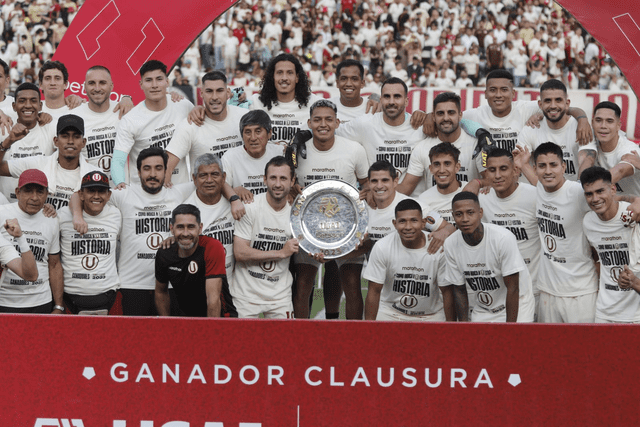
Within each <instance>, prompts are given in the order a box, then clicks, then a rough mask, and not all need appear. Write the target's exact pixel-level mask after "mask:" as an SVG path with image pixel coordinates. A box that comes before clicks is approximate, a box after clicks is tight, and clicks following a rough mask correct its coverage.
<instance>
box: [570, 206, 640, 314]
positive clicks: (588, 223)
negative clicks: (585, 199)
mask: <svg viewBox="0 0 640 427" xmlns="http://www.w3.org/2000/svg"><path fill="white" fill-rule="evenodd" d="M628 207H629V203H626V202H619V203H618V212H616V214H615V215H614V217H613V218H612V219H610V220H609V221H602V220H601V219H600V218H598V215H596V213H595V212H588V213H587V214H586V215H585V216H584V219H583V222H582V224H583V227H584V233H585V234H586V236H587V240H588V241H589V244H590V245H591V246H592V247H593V248H594V249H595V250H596V252H598V257H599V258H600V289H599V292H598V299H597V301H596V317H598V318H601V319H604V320H612V321H615V322H639V321H640V295H639V294H638V293H637V292H636V291H634V290H633V289H621V288H620V287H618V277H619V276H620V272H621V271H622V269H623V267H624V266H625V265H629V244H630V243H631V233H632V232H633V231H632V228H631V227H625V226H624V223H623V222H622V221H621V220H620V215H621V214H622V213H623V212H626V210H627V208H628Z"/></svg>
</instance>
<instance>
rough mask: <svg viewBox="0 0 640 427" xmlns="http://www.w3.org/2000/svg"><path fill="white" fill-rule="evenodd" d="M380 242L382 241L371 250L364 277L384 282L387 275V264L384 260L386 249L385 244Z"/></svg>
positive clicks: (372, 280)
mask: <svg viewBox="0 0 640 427" xmlns="http://www.w3.org/2000/svg"><path fill="white" fill-rule="evenodd" d="M380 243H382V242H378V244H377V245H374V247H373V249H372V250H371V255H369V261H368V262H367V267H366V268H365V270H364V274H363V275H362V277H363V278H365V279H366V280H368V281H370V282H375V283H380V284H384V282H385V280H386V277H387V265H386V263H385V260H384V256H385V254H384V250H385V249H384V247H383V246H385V245H384V244H382V245H381V244H380ZM387 256H388V254H387Z"/></svg>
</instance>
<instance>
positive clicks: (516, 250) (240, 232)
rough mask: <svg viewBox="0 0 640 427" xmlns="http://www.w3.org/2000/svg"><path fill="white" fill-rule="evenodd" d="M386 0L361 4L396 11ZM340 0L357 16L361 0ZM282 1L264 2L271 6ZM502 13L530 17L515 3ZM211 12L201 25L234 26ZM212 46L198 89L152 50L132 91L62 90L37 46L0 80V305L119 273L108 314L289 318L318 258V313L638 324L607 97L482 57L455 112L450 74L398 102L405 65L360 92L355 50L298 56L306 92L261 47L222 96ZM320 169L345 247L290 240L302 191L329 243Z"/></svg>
mask: <svg viewBox="0 0 640 427" xmlns="http://www.w3.org/2000/svg"><path fill="white" fill-rule="evenodd" d="M423 4H424V3H423ZM275 5H276V2H275V1H274V2H273V3H272V4H271V3H270V4H269V5H266V7H273V8H275ZM395 5H396V3H394V4H391V5H390V6H389V8H388V9H387V11H386V12H385V11H384V9H383V11H381V12H380V15H381V16H382V15H383V14H385V13H388V14H389V15H392V13H393V12H400V13H399V15H398V16H401V15H402V13H407V14H408V15H409V12H410V11H411V9H409V10H404V9H402V11H400V10H396V9H397V7H394V6H395ZM492 5H493V8H494V9H497V8H499V7H498V6H499V5H498V4H497V3H491V4H489V5H487V9H488V10H491V6H492ZM320 6H321V7H320V11H321V12H319V13H320V15H322V14H325V13H326V14H327V16H329V17H330V16H333V11H331V13H329V11H330V8H329V6H330V5H329V4H328V3H325V5H324V6H322V5H320ZM348 6H349V4H342V5H341V7H342V8H343V11H344V10H346V9H348ZM350 6H351V7H352V8H355V10H354V13H355V12H357V10H359V9H361V11H362V14H363V17H364V16H365V15H367V14H369V13H370V10H371V9H370V8H369V6H371V5H369V6H367V7H364V6H362V7H360V6H361V5H359V4H357V3H356V4H352V5H350ZM438 6H442V7H445V6H446V7H449V6H453V7H455V6H456V5H455V4H453V3H451V4H450V5H449V6H447V5H440V4H438ZM398 7H400V6H398ZM407 7H408V6H407ZM243 8H244V9H243ZM289 8H290V6H287V5H285V7H284V9H283V10H282V11H281V13H280V14H278V15H277V17H276V16H275V15H272V18H271V19H272V23H273V25H274V26H275V27H279V24H278V23H277V22H276V21H278V20H279V19H280V20H282V21H286V19H287V16H288V14H289V13H291V14H292V13H293V12H290V10H289ZM325 8H326V10H325ZM245 9H246V10H245ZM416 9H419V7H416ZM467 9H469V11H472V10H473V8H472V7H471V5H465V6H464V8H463V9H462V10H461V11H460V13H461V15H460V17H459V19H460V20H461V22H462V21H465V20H464V19H462V18H464V17H465V16H466V15H465V14H466V12H467ZM476 9H478V10H477V12H478V13H480V12H481V11H482V10H484V9H482V8H476ZM242 10H245V12H244V13H251V12H250V10H251V9H250V8H245V7H244V6H240V8H239V9H235V10H233V11H231V12H230V13H231V16H236V17H237V16H238V14H239V13H240V11H242ZM257 10H258V11H260V7H258V9H257ZM310 10H313V11H315V12H318V9H310ZM523 10H524V11H523V18H524V16H525V15H526V16H527V17H528V18H526V19H531V20H532V22H537V21H540V20H541V19H542V18H540V16H542V15H541V14H538V15H536V14H535V13H534V5H527V7H525V8H524V9H523ZM273 11H276V10H275V9H274V10H272V11H268V10H265V13H269V12H273ZM315 12H314V13H315ZM417 12H419V10H417ZM499 13H501V11H497V12H496V14H499ZM505 13H506V12H505ZM551 14H553V12H551ZM416 15H418V14H417V13H416ZM442 15H443V19H444V17H445V16H447V13H446V11H445V10H443V14H442ZM253 16H255V14H254V15H253ZM385 16H386V15H385ZM430 16H431V19H432V20H434V22H435V20H437V19H438V18H439V12H437V11H436V12H432V13H430ZM449 16H451V12H450V13H449ZM281 17H282V19H281ZM68 18H69V16H66V19H68ZM316 18H318V16H317V17H316ZM407 18H409V17H407ZM467 18H468V19H469V21H468V22H475V20H476V18H477V17H476V16H475V15H473V16H472V15H469V16H467ZM534 18H535V19H534ZM56 19H58V18H56ZM60 19H63V18H60ZM229 19H231V18H229ZM237 19H239V20H240V21H242V19H240V18H237ZM225 22H226V21H224V20H223V19H221V20H220V21H219V22H218V23H217V24H216V25H218V26H221V27H223V30H224V31H226V32H227V33H228V36H229V37H230V38H235V40H236V41H238V38H237V37H236V35H234V33H233V29H229V28H227V27H225ZM366 22H367V24H366V25H367V26H369V25H371V26H373V25H374V22H373V21H372V20H366ZM369 22H371V23H369ZM385 22H387V21H383V22H382V26H383V27H384V26H388V25H390V24H389V23H388V22H387V23H385ZM399 22H400V18H399V17H398V19H397V22H394V24H397V23H399ZM406 22H408V20H407V21H405V23H406ZM477 22H478V23H481V22H483V20H482V17H480V18H478V19H477ZM63 23H64V22H63ZM342 24H344V22H342V23H341V25H342ZM552 24H553V23H552V22H545V25H552ZM327 25H328V26H329V27H328V30H330V29H331V22H330V21H329V22H328V23H327ZM407 25H408V24H407ZM497 25H498V26H499V25H500V24H499V23H498V24H497ZM523 27H524V25H523ZM225 28H226V29H225ZM265 28H267V27H266V25H265ZM343 28H344V27H343ZM355 28H363V31H364V29H365V27H362V26H357V25H355V22H354V26H353V27H352V29H353V30H355ZM461 28H462V27H461ZM470 30H471V31H470V32H469V30H464V34H463V36H464V35H466V36H467V37H468V38H471V37H473V29H470ZM263 31H266V30H263ZM274 31H276V30H274ZM372 31H373V30H372ZM401 32H402V33H406V34H407V37H410V36H411V35H412V34H413V33H412V30H411V28H410V27H409V28H406V26H405V28H404V29H403V30H402V31H401ZM460 33H462V30H461V31H460ZM579 33H580V30H579V28H576V34H578V36H580V34H579ZM388 35H389V39H388V40H385V43H391V44H396V45H397V43H398V42H396V41H394V40H392V37H394V36H392V32H391V30H389V32H388ZM463 36H461V37H460V40H459V42H458V41H455V42H454V44H453V46H452V50H455V47H456V43H462V44H465V43H467V42H468V41H469V40H467V39H464V40H463V38H462V37H463ZM490 37H493V36H490ZM536 37H537V36H536V34H535V31H534V34H533V38H532V39H531V41H530V43H529V46H527V47H528V48H531V49H532V50H533V49H534V48H532V47H531V43H534V41H533V40H538V39H537V38H536ZM445 38H446V37H445ZM273 40H274V41H278V40H277V37H276V38H275V39H273ZM287 40H289V38H285V44H286V41H287ZM485 40H489V39H487V38H486V37H485ZM281 41H282V39H280V40H279V41H278V42H281ZM317 41H318V39H316V40H315V41H314V42H313V43H316V42H317ZM489 41H492V40H489ZM348 42H349V43H351V41H348ZM243 43H245V44H246V45H247V48H248V49H249V48H250V47H249V43H248V42H247V41H246V40H243ZM291 43H295V42H291ZM412 43H413V42H412ZM518 43H520V42H518ZM492 44H493V43H486V44H485V45H486V46H487V48H488V47H490V46H491V45H492ZM385 46H386V45H385ZM404 46H405V47H407V49H405V53H404V55H405V56H406V57H407V58H411V57H412V55H411V53H410V50H408V49H410V48H413V46H409V45H407V44H406V43H405V45H404ZM212 47H213V50H212V52H213V54H212V56H211V57H209V59H208V60H203V61H204V62H206V61H211V64H209V65H207V69H208V70H209V71H207V72H206V73H205V74H204V75H203V76H202V77H201V78H200V77H198V81H194V82H193V83H194V84H195V83H198V84H199V85H200V86H201V89H202V97H203V105H201V106H194V105H193V104H192V103H191V102H190V101H189V100H188V99H185V98H184V97H181V96H176V95H175V94H169V91H168V89H169V88H170V82H169V75H168V73H169V70H168V68H167V65H166V64H163V63H162V62H160V61H158V60H154V59H152V60H149V61H147V62H146V63H145V64H143V65H142V67H141V69H140V71H139V75H140V89H141V91H142V92H143V93H144V100H143V101H142V102H140V103H138V105H135V106H134V105H133V103H132V101H131V97H130V96H126V95H125V96H123V97H122V99H121V100H120V102H119V103H116V102H115V101H112V100H111V99H110V95H111V93H112V91H113V87H114V82H113V81H112V77H111V73H110V71H109V69H108V68H106V67H105V66H104V65H101V64H95V65H93V66H91V67H90V68H89V69H87V70H86V74H85V82H84V88H85V92H86V94H87V99H86V100H82V99H80V98H79V97H78V96H76V95H71V96H68V97H66V98H65V96H64V91H65V87H66V85H67V84H68V79H69V74H68V72H67V69H66V67H65V65H64V64H62V63H60V62H58V61H51V60H49V61H46V62H43V63H42V64H41V66H40V69H39V70H38V74H37V83H38V84H37V85H36V84H34V83H32V82H29V81H25V82H22V83H20V84H19V85H18V86H17V87H16V88H15V90H13V91H12V95H4V97H3V99H2V100H1V101H0V111H1V113H0V131H1V132H2V134H3V136H2V138H1V139H2V140H1V141H0V194H1V195H2V197H0V224H4V227H0V263H1V264H2V265H3V266H6V268H5V269H4V270H3V272H2V276H0V312H9V313H56V314H59V313H62V312H65V311H69V312H71V313H74V314H77V313H82V314H95V315H98V314H107V313H108V311H109V310H110V309H111V308H112V306H113V304H114V301H115V299H116V293H117V292H119V293H120V294H121V295H122V311H123V313H124V314H125V315H143V316H145V315H146V316H148V315H174V316H179V315H182V316H200V317H203V316H208V317H243V318H258V317H259V316H263V317H266V318H283V319H284V318H308V317H309V314H310V305H311V300H310V299H311V295H312V290H313V287H314V283H315V277H316V275H317V273H318V271H319V269H320V268H321V267H324V269H325V273H326V274H325V276H324V286H323V293H324V299H325V307H326V313H325V317H326V318H327V319H336V318H338V317H339V315H340V310H341V309H340V301H341V298H342V295H343V294H344V299H345V308H344V314H345V317H346V318H347V319H353V320H359V319H363V318H364V319H366V320H387V321H398V320H409V321H445V320H446V321H456V320H457V321H474V322H505V321H506V322H533V321H538V322H543V323H592V322H610V323H638V322H640V277H639V276H640V226H638V225H637V224H638V221H639V220H640V179H639V177H638V174H637V170H638V169H640V149H638V147H637V145H636V144H635V143H634V142H632V141H630V140H628V139H627V137H626V135H625V133H624V132H623V131H622V122H621V117H622V115H623V114H622V113H623V112H622V110H621V108H620V106H618V105H616V104H615V103H613V102H609V101H604V102H600V103H598V105H596V106H595V108H594V109H593V113H592V116H591V117H587V115H586V113H585V111H584V110H583V109H582V108H581V106H580V105H575V104H576V103H572V102H571V100H570V99H569V92H568V88H570V83H571V81H569V80H567V82H566V83H565V82H563V81H562V79H560V78H551V79H548V80H546V81H544V82H542V84H541V85H540V88H539V90H540V93H539V98H538V100H537V101H513V98H514V90H515V87H517V85H520V84H527V83H526V81H527V79H530V78H531V75H530V73H529V74H527V75H519V74H518V71H517V69H516V68H513V69H512V71H513V72H511V71H509V68H510V67H508V63H507V62H503V63H500V64H498V65H496V66H495V67H492V69H490V70H489V69H488V70H486V71H488V72H487V73H486V75H485V76H482V77H480V75H479V74H478V76H477V77H478V78H481V79H483V83H482V84H483V85H484V87H485V94H484V95H485V99H486V101H487V103H486V105H482V106H480V107H477V108H472V109H467V110H463V108H462V105H461V100H460V97H459V96H458V95H457V94H455V93H454V92H453V91H448V92H443V93H440V94H438V95H437V96H436V97H435V98H434V99H433V103H432V105H430V106H429V108H428V110H429V111H428V112H425V111H414V112H413V113H412V114H409V113H407V111H406V109H407V105H408V87H409V85H408V84H407V81H406V79H405V78H404V76H403V75H396V74H392V73H390V74H389V75H388V76H387V75H380V76H379V80H380V82H381V84H380V96H379V97H373V96H371V97H369V98H368V99H365V98H363V97H362V96H361V92H362V91H363V90H364V89H365V88H366V87H367V81H366V79H367V77H366V76H367V74H366V73H367V71H368V70H370V69H372V67H371V62H369V64H368V67H367V66H365V60H364V59H363V58H362V57H360V58H357V59H356V57H353V55H347V56H346V57H343V56H342V55H340V56H338V57H335V58H334V57H333V56H331V55H328V56H327V57H326V62H325V57H324V54H320V55H319V56H318V57H317V59H318V61H322V63H323V66H324V67H325V68H327V67H331V65H330V64H331V63H332V62H336V66H335V85H336V88H337V89H338V92H339V95H338V96H336V97H334V98H331V99H323V98H321V97H319V96H317V95H315V94H313V93H312V92H311V87H312V84H313V83H314V82H313V78H312V74H311V73H307V72H306V70H305V64H309V61H306V60H305V58H306V56H305V55H304V54H303V55H296V54H294V53H286V52H284V53H283V52H280V50H281V48H282V47H283V46H282V45H281V48H278V49H277V50H276V51H275V52H272V54H276V55H275V56H273V57H271V58H269V59H268V60H267V61H266V62H265V63H264V64H257V67H260V69H261V70H263V71H262V73H261V75H262V78H261V80H260V82H259V90H258V91H257V92H256V93H254V94H253V95H251V96H250V97H248V99H237V97H236V96H235V95H232V91H231V89H230V86H231V85H233V84H234V83H237V82H234V81H233V80H235V79H236V76H237V74H236V73H235V72H233V73H232V71H233V68H234V67H235V64H233V61H231V59H233V58H229V57H226V53H228V51H226V50H225V48H224V47H222V49H221V50H220V52H221V54H222V61H223V68H224V69H221V70H212V71H211V67H216V65H215V64H216V63H217V60H216V55H215V54H216V49H215V47H216V46H215V43H214V45H213V46H212ZM296 47H297V45H293V44H292V46H291V49H292V50H294V51H295V50H296V49H295V48H296ZM343 47H344V46H343ZM194 48H195V45H194V46H192V47H191V49H194ZM338 49H340V46H338ZM476 49H478V51H479V50H480V49H481V48H480V46H478V47H476V46H475V45H474V41H473V39H471V42H470V43H469V50H470V51H471V52H475V50H476ZM385 50H387V51H388V50H389V48H387V47H385ZM401 50H402V49H401ZM433 50H434V49H432V51H433ZM458 50H459V51H460V52H462V51H463V49H462V48H460V49H458ZM436 51H437V50H436ZM485 51H486V49H485ZM207 52H208V51H206V49H205V53H207ZM278 52H280V53H278ZM345 52H346V51H345ZM420 52H421V53H419V55H420V56H419V58H430V56H429V53H431V51H429V50H427V51H425V50H422V51H420ZM426 52H429V53H426ZM298 53H300V52H298ZM352 53H353V50H352ZM395 53H399V51H396V52H395ZM452 55H453V54H452ZM466 55H468V54H465V56H466ZM576 55H577V58H573V59H571V56H570V54H568V55H567V56H566V57H565V58H564V61H563V62H562V64H563V66H565V65H567V64H568V65H571V64H572V63H574V62H576V63H577V62H578V61H579V60H580V58H579V57H580V51H578V52H576ZM398 56H399V57H400V58H399V59H398V60H399V61H401V60H402V56H403V55H402V54H400V55H398ZM437 56H438V55H435V56H434V57H433V58H432V59H433V61H435V60H436V59H437ZM204 57H205V56H204V55H203V58H204ZM394 57H395V56H394ZM234 58H235V56H234ZM241 58H242V57H241V56H238V59H239V60H240V59H241ZM568 58H569V59H568ZM570 59H571V60H570ZM187 61H188V59H185V60H184V62H185V64H186V63H187ZM424 61H426V62H428V60H424ZM240 62H242V63H243V64H245V66H247V67H250V66H251V62H250V61H247V62H245V61H240ZM414 62H420V60H419V59H415V58H414ZM453 62H455V61H452V63H453ZM423 63H424V62H423ZM467 63H468V61H467V60H465V61H464V64H467ZM247 64H248V65H247ZM443 64H444V62H443ZM218 65H219V64H218ZM394 65H395V68H396V71H400V69H401V68H402V67H404V64H403V65H402V66H401V67H398V65H399V63H395V64H394ZM413 65H414V67H420V64H419V63H414V64H413ZM555 65H556V67H559V62H556V63H555ZM574 65H575V64H574ZM227 66H229V67H228V69H227ZM380 66H382V67H384V65H383V64H381V65H380ZM409 66H411V65H408V67H409ZM253 67H256V65H255V64H254V65H253ZM378 67H379V66H378ZM198 68H200V64H199V66H198ZM0 70H1V71H2V73H3V76H0V93H2V94H4V93H5V92H6V91H7V89H8V88H9V86H10V84H11V71H10V66H9V65H8V64H7V63H6V62H4V61H3V60H0ZM450 71H451V72H452V73H456V71H454V70H453V69H451V70H450ZM459 72H460V75H461V76H462V75H464V72H465V70H464V69H460V70H459ZM228 73H229V74H231V75H232V77H231V76H229V75H227V74H228ZM444 73H445V74H446V73H447V71H446V70H445V71H444ZM376 74H377V72H376ZM445 74H443V75H445ZM198 75H199V74H198ZM521 77H522V78H521ZM556 77H561V76H560V75H557V76H556ZM468 78H471V77H468ZM412 80H416V79H412ZM428 80H429V79H428V78H427V81H428ZM409 83H411V82H409ZM328 179H330V180H335V181H336V183H334V185H336V186H337V187H341V186H344V188H349V187H348V186H346V185H345V183H346V184H349V185H350V186H351V187H353V188H357V189H359V190H360V193H359V197H360V198H361V199H363V200H366V208H365V207H364V205H363V206H362V209H366V211H367V216H368V233H366V234H362V233H361V234H355V235H354V236H355V238H356V239H355V240H356V241H354V242H353V243H354V245H355V249H354V250H346V249H345V248H346V246H345V245H344V244H341V245H337V246H335V247H329V248H326V247H325V248H323V247H319V248H314V247H311V246H308V243H307V241H306V240H305V236H304V235H303V234H295V235H294V231H293V228H292V226H291V225H290V223H291V221H292V219H291V218H294V220H295V217H296V216H300V215H302V208H301V207H300V206H298V205H295V204H294V205H292V203H291V202H292V201H293V199H294V198H295V197H296V196H298V195H300V194H303V197H302V198H300V199H298V200H300V203H302V201H303V200H304V199H309V200H311V202H310V204H309V206H313V209H312V211H313V212H314V214H315V215H318V216H319V219H318V220H317V227H316V225H313V224H315V222H312V223H311V225H310V224H308V225H307V226H306V229H307V231H310V232H312V233H315V235H316V236H318V238H320V237H319V236H323V237H322V238H327V239H329V240H331V239H334V240H335V241H340V242H341V241H342V240H340V239H343V238H344V235H345V234H348V231H349V230H351V229H352V227H353V224H351V221H352V218H351V217H350V216H349V215H346V216H345V215H344V214H339V213H340V212H341V209H343V208H345V206H344V205H341V204H340V200H341V199H342V198H344V197H346V196H340V195H334V194H331V193H328V194H326V195H325V193H323V194H321V196H322V197H318V198H316V199H314V198H313V197H312V196H311V195H310V194H305V193H303V191H307V190H310V189H311V188H312V187H313V186H314V184H315V183H316V182H318V181H321V180H328ZM335 191H337V190H335ZM345 191H349V190H345ZM356 194H357V193H356ZM358 209H360V208H358ZM347 210H348V209H347ZM360 211H362V210H360ZM314 227H316V228H314ZM345 252H346V253H345ZM361 278H362V279H364V280H365V281H366V282H367V283H368V292H367V295H366V298H365V299H363V296H362V292H361Z"/></svg>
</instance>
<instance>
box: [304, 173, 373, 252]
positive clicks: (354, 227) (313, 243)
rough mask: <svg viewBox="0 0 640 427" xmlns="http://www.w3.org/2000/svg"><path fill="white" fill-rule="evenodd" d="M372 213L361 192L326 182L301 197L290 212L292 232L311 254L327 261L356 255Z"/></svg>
mask: <svg viewBox="0 0 640 427" xmlns="http://www.w3.org/2000/svg"><path fill="white" fill-rule="evenodd" d="M368 223H369V213H368V212H367V207H366V203H365V201H364V200H360V197H359V193H358V190H356V189H355V188H353V187H352V186H351V185H349V184H347V183H346V182H343V181H339V180H336V179H326V180H321V181H318V182H315V183H313V184H311V185H309V186H308V187H306V188H305V189H304V190H302V194H300V195H298V197H296V199H295V200H294V202H293V206H292V208H291V231H292V232H293V235H294V237H295V238H296V239H298V242H299V245H300V247H301V248H302V249H303V250H304V251H305V252H307V253H309V254H315V253H323V254H324V257H325V259H333V258H339V257H341V256H344V255H346V254H348V253H349V252H351V251H353V250H354V249H355V248H356V246H357V244H358V242H359V241H360V239H362V237H363V236H364V234H365V233H366V231H367V224H368Z"/></svg>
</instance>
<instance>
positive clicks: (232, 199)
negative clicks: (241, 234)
mask: <svg viewBox="0 0 640 427" xmlns="http://www.w3.org/2000/svg"><path fill="white" fill-rule="evenodd" d="M0 145H1V144H0ZM236 200H240V196H238V195H237V194H234V195H233V196H231V197H229V203H233V202H235V201H236Z"/></svg>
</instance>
